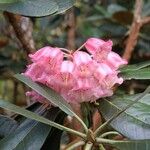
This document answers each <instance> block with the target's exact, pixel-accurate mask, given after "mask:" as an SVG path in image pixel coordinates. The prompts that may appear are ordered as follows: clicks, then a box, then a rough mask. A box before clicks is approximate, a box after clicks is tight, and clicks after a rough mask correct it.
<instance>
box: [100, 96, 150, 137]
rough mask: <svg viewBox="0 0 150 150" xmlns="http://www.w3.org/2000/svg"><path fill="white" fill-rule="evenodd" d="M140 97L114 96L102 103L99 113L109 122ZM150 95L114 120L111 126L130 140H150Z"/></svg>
mask: <svg viewBox="0 0 150 150" xmlns="http://www.w3.org/2000/svg"><path fill="white" fill-rule="evenodd" d="M138 96H139V95H132V96H129V95H124V96H121V95H120V96H113V97H112V98H110V100H103V101H101V102H100V105H99V111H100V112H101V113H102V115H103V117H104V118H105V119H106V120H108V119H109V118H111V117H112V114H116V113H117V112H118V111H121V110H122V109H124V108H125V107H126V106H127V105H129V104H131V102H133V101H134V100H136V98H137V97H138ZM149 100H150V94H147V95H145V96H144V97H143V98H142V99H140V100H139V101H138V102H136V103H135V104H134V105H132V106H131V107H130V108H129V109H127V110H126V111H125V112H123V113H122V114H120V115H119V116H118V117H117V118H116V119H114V120H113V121H112V122H111V123H110V125H111V126H112V127H113V128H114V129H115V130H117V131H118V132H120V133H121V134H123V135H124V136H126V137H128V138H130V139H149V138H150V112H149V110H150V101H149Z"/></svg>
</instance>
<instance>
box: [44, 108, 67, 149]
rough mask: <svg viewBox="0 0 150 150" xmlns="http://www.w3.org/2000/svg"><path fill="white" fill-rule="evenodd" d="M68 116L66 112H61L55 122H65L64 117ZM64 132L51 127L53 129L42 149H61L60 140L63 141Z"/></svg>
mask: <svg viewBox="0 0 150 150" xmlns="http://www.w3.org/2000/svg"><path fill="white" fill-rule="evenodd" d="M65 117H66V114H65V113H64V112H62V111H61V112H60V113H59V114H58V115H57V118H56V119H55V122H57V123H59V124H63V122H64V118H65ZM62 134H63V131H61V130H59V129H56V128H54V127H52V128H51V131H50V133H49V135H48V137H47V139H46V141H45V142H44V144H43V146H42V148H41V149H42V150H47V149H49V148H51V149H54V150H60V142H61V136H62Z"/></svg>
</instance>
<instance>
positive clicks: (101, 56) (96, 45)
mask: <svg viewBox="0 0 150 150" xmlns="http://www.w3.org/2000/svg"><path fill="white" fill-rule="evenodd" d="M85 47H86V49H87V51H88V52H89V53H91V54H92V55H93V58H94V59H95V60H96V61H98V62H102V61H103V60H105V59H106V58H107V56H108V54H109V53H110V51H111V50H112V41H111V40H108V41H106V42H105V41H103V40H101V39H98V38H90V39H88V40H87V41H86V42H85Z"/></svg>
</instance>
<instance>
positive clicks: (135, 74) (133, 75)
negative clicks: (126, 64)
mask: <svg viewBox="0 0 150 150" xmlns="http://www.w3.org/2000/svg"><path fill="white" fill-rule="evenodd" d="M120 76H121V77H123V79H124V80H131V79H139V80H146V79H150V67H148V68H144V69H139V70H135V71H128V72H124V73H120Z"/></svg>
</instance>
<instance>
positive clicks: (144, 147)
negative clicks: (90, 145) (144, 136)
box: [97, 138, 150, 150]
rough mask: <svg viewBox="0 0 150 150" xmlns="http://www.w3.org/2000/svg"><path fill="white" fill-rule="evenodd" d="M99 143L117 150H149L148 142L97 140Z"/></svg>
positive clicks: (149, 142)
mask: <svg viewBox="0 0 150 150" xmlns="http://www.w3.org/2000/svg"><path fill="white" fill-rule="evenodd" d="M97 141H99V142H100V143H104V144H106V145H107V144H108V145H110V146H113V147H116V148H117V149H119V150H149V149H150V140H131V141H129V140H122V141H117V140H107V139H101V138H97Z"/></svg>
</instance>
